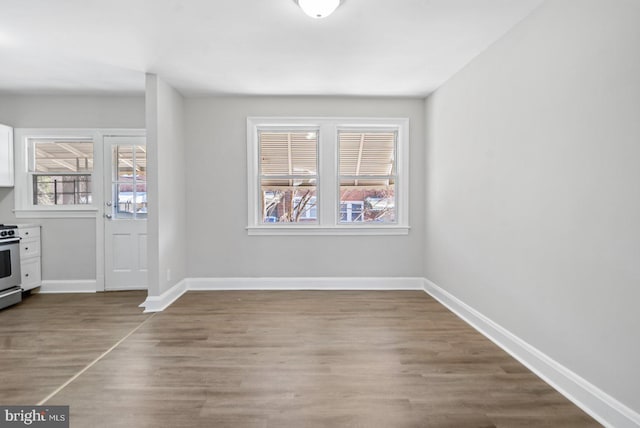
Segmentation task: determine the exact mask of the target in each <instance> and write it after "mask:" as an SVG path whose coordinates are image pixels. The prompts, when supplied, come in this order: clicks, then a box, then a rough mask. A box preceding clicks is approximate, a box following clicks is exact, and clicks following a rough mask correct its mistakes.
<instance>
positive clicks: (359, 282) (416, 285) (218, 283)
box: [187, 277, 424, 291]
mask: <svg viewBox="0 0 640 428" xmlns="http://www.w3.org/2000/svg"><path fill="white" fill-rule="evenodd" d="M187 283H188V284H189V287H188V288H189V290H194V291H195V290H423V284H424V279H423V278H362V277H355V278H351V277H340V278H329V277H328V278H322V277H313V278H189V279H187Z"/></svg>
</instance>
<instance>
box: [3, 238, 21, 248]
mask: <svg viewBox="0 0 640 428" xmlns="http://www.w3.org/2000/svg"><path fill="white" fill-rule="evenodd" d="M21 239H22V238H20V237H19V236H16V237H15V238H9V239H0V246H2V245H6V244H15V243H16V242H20V240H21Z"/></svg>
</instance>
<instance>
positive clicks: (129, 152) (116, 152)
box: [113, 144, 134, 181]
mask: <svg viewBox="0 0 640 428" xmlns="http://www.w3.org/2000/svg"><path fill="white" fill-rule="evenodd" d="M133 150H134V146H132V145H129V144H118V145H114V146H113V159H114V163H113V164H114V166H115V168H114V171H113V172H114V177H113V181H131V180H132V178H133V171H134V165H133Z"/></svg>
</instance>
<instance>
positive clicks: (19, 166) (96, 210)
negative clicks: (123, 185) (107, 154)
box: [13, 128, 145, 219]
mask: <svg viewBox="0 0 640 428" xmlns="http://www.w3.org/2000/svg"><path fill="white" fill-rule="evenodd" d="M132 135H136V136H138V135H141V136H144V135H145V130H143V129H120V128H119V129H109V128H101V129H95V128H82V129H80V128H71V129H70V128H16V129H14V149H15V150H14V156H15V184H14V200H15V209H14V210H13V211H14V213H15V216H16V218H30V219H34V218H36V219H39V218H96V217H97V216H98V215H101V213H102V205H103V202H104V201H103V199H104V198H103V196H104V195H103V194H102V193H103V188H104V186H103V176H104V171H103V168H104V159H103V140H104V137H106V136H132ZM34 138H35V139H37V138H52V139H63V138H72V139H86V140H91V141H93V147H94V149H93V171H92V172H91V185H92V188H93V191H92V203H91V204H86V205H33V203H32V201H33V194H32V192H33V185H32V183H31V182H30V180H29V179H30V174H29V147H28V145H29V140H31V139H34Z"/></svg>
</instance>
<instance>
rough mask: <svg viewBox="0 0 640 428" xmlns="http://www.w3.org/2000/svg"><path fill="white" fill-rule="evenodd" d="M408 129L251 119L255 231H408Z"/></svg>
mask: <svg viewBox="0 0 640 428" xmlns="http://www.w3.org/2000/svg"><path fill="white" fill-rule="evenodd" d="M408 126H409V121H408V119H377V118H358V119H354V118H257V117H250V118H247V156H248V158H247V161H248V187H249V189H248V190H249V191H248V195H249V201H248V209H249V211H248V219H249V220H248V228H247V229H248V231H249V234H255V235H277V234H285V235H286V234H294V235H296V234H313V235H322V234H338V235H339V234H349V235H354V234H407V233H408V230H409V225H408V204H409V201H408V193H407V192H408V188H409V187H408V177H409V174H408V156H407V155H408V130H409V129H408Z"/></svg>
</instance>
